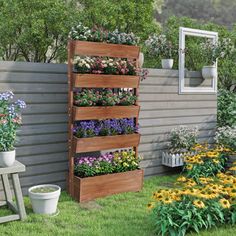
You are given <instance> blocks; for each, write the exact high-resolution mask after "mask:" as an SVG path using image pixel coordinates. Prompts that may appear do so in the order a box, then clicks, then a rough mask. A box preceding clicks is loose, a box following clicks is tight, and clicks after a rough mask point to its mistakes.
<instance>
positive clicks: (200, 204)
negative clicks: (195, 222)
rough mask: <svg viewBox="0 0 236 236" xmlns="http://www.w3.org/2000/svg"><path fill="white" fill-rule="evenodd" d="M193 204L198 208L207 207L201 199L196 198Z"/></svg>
mask: <svg viewBox="0 0 236 236" xmlns="http://www.w3.org/2000/svg"><path fill="white" fill-rule="evenodd" d="M193 205H194V206H196V207H197V208H205V204H204V202H203V201H201V200H194V201H193Z"/></svg>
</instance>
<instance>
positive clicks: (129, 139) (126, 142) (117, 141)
mask: <svg viewBox="0 0 236 236" xmlns="http://www.w3.org/2000/svg"><path fill="white" fill-rule="evenodd" d="M139 142H140V134H138V133H135V134H125V135H114V136H102V137H101V136H100V137H92V138H76V137H75V136H74V137H73V145H74V147H73V150H74V152H76V153H82V152H93V151H99V150H109V149H115V148H117V149H118V148H128V147H137V146H138V145H139Z"/></svg>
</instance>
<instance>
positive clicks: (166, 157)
mask: <svg viewBox="0 0 236 236" xmlns="http://www.w3.org/2000/svg"><path fill="white" fill-rule="evenodd" d="M186 154H188V155H194V154H195V153H194V152H183V153H175V154H173V153H168V152H162V165H164V166H169V167H178V166H183V165H184V155H186Z"/></svg>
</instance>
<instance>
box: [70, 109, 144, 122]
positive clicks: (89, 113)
mask: <svg viewBox="0 0 236 236" xmlns="http://www.w3.org/2000/svg"><path fill="white" fill-rule="evenodd" d="M139 109H140V107H139V106H108V107H76V106H74V107H73V118H74V120H93V119H113V118H116V119H121V118H130V117H138V115H139Z"/></svg>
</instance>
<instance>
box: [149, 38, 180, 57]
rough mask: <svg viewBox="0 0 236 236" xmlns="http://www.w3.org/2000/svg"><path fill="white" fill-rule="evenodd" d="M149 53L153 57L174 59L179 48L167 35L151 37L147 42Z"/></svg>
mask: <svg viewBox="0 0 236 236" xmlns="http://www.w3.org/2000/svg"><path fill="white" fill-rule="evenodd" d="M145 45H146V48H147V52H148V53H149V54H150V56H152V57H156V56H161V58H162V59H172V58H173V57H174V56H176V54H177V52H178V46H177V45H173V43H172V42H171V41H169V40H167V38H166V36H165V35H163V34H162V35H159V36H158V35H156V34H154V35H151V36H149V38H148V39H147V40H146V41H145Z"/></svg>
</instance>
